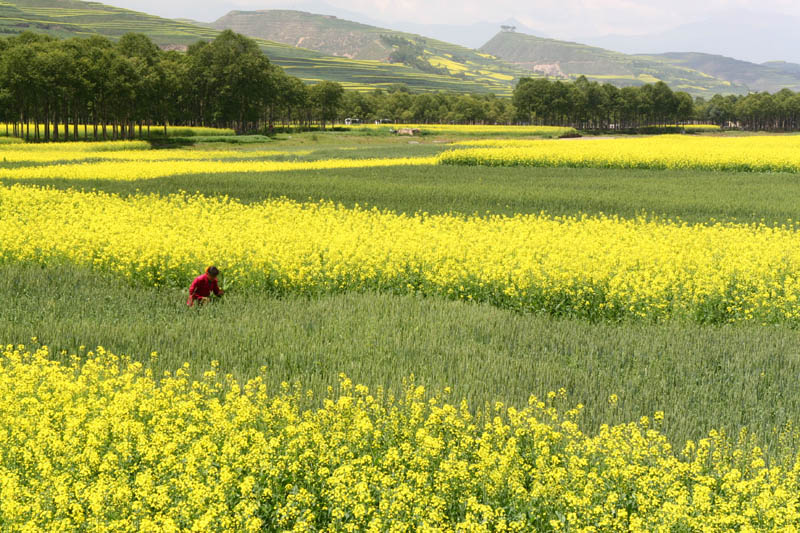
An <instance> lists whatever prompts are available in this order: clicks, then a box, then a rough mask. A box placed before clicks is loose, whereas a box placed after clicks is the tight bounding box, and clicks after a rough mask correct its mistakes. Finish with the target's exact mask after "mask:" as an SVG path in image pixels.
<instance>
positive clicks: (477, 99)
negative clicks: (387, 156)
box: [338, 85, 517, 124]
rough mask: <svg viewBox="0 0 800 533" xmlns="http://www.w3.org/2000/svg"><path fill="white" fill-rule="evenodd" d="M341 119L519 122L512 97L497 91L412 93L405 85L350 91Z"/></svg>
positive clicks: (440, 122) (418, 121)
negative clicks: (477, 92)
mask: <svg viewBox="0 0 800 533" xmlns="http://www.w3.org/2000/svg"><path fill="white" fill-rule="evenodd" d="M338 116H339V119H340V120H343V119H345V118H357V119H359V120H361V121H363V122H374V121H388V122H393V123H394V122H396V123H405V124H412V123H413V124H515V123H516V122H517V118H516V109H515V108H514V105H513V103H512V101H511V99H510V98H502V97H498V96H495V95H493V94H459V93H452V92H447V93H444V92H437V93H412V92H411V91H409V89H408V88H407V87H405V86H403V85H397V86H392V87H389V88H388V89H385V90H384V89H378V90H375V91H372V92H368V93H361V92H349V91H348V92H346V93H345V95H344V98H343V99H342V104H341V107H340V110H339V114H338Z"/></svg>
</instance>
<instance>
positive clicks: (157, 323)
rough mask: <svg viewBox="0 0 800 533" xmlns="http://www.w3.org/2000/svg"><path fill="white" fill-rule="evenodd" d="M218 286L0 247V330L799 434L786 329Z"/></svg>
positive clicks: (615, 415) (9, 335)
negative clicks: (615, 319)
mask: <svg viewBox="0 0 800 533" xmlns="http://www.w3.org/2000/svg"><path fill="white" fill-rule="evenodd" d="M65 286H68V287H69V288H70V289H69V290H64V287H65ZM230 289H231V290H229V291H228V293H227V294H226V295H225V297H224V298H223V299H222V300H220V301H218V302H215V304H214V305H212V306H208V307H204V308H202V309H199V310H198V309H194V310H188V309H187V308H186V304H185V302H186V291H187V289H186V287H185V286H183V287H175V288H172V287H166V288H165V287H160V288H157V287H146V286H141V285H137V286H135V287H132V286H131V285H130V284H128V283H124V282H121V280H120V278H119V276H114V275H112V274H108V273H103V272H99V271H97V270H96V269H95V270H93V269H92V268H90V267H86V266H84V267H79V266H76V265H71V264H68V263H65V262H57V263H54V264H51V265H49V266H46V267H45V268H42V266H41V265H39V264H35V263H18V262H17V263H0V294H3V295H4V300H3V305H2V306H0V339H17V340H21V341H24V342H28V343H30V342H31V341H30V339H31V338H36V339H37V342H38V343H43V344H46V345H48V346H50V348H51V349H52V350H53V351H54V353H55V354H56V355H57V354H58V353H60V352H61V351H62V350H66V351H68V352H69V353H75V352H77V353H85V349H84V350H82V349H81V346H89V347H93V346H105V347H107V348H108V349H111V350H114V351H115V352H117V353H119V352H122V353H127V354H130V355H131V356H132V357H135V358H136V360H137V361H140V362H141V363H142V364H143V365H144V367H145V368H146V369H150V370H152V371H153V372H154V375H156V376H162V375H163V374H164V372H165V371H174V370H175V369H176V368H179V367H181V366H182V365H183V363H184V362H185V361H190V362H191V366H190V368H189V369H188V370H187V372H189V374H190V376H191V377H192V378H193V379H202V377H203V372H204V371H205V370H206V369H207V368H208V366H209V365H211V362H212V361H215V360H216V361H218V362H219V364H220V368H221V369H223V370H224V372H225V373H231V374H233V375H234V376H235V377H236V378H237V379H240V380H244V381H246V380H248V379H251V378H253V377H255V376H258V375H262V374H261V370H260V369H261V368H262V367H263V366H266V367H267V368H268V372H267V374H266V375H263V377H264V379H265V382H266V384H267V385H268V386H269V387H271V388H273V389H278V388H279V387H280V385H281V383H282V382H284V381H288V382H293V381H295V380H299V381H300V382H301V383H302V384H303V386H304V387H306V388H308V389H310V390H312V391H313V392H314V395H315V398H317V399H319V398H320V397H324V395H325V391H326V390H327V388H328V387H331V386H333V387H335V386H336V383H337V375H338V374H339V373H340V372H344V373H346V374H347V375H348V376H350V377H351V378H352V379H353V380H354V381H356V382H358V383H363V384H365V385H367V386H369V387H370V388H371V389H376V388H383V389H384V390H386V391H387V392H388V393H391V394H400V393H401V392H402V390H403V380H404V379H406V378H407V377H408V376H410V375H412V374H413V375H414V376H416V379H417V382H418V383H419V384H421V385H425V386H426V387H427V388H429V389H432V390H442V389H444V388H445V387H448V386H449V387H452V394H453V398H454V399H455V400H457V401H460V400H461V399H466V400H467V401H468V402H469V404H470V405H471V406H473V408H475V409H480V408H481V407H482V406H484V405H486V404H489V405H491V404H493V403H494V402H495V401H502V402H504V403H505V404H506V405H508V406H509V407H517V408H521V407H524V406H525V405H527V402H528V398H529V397H530V395H531V394H535V395H537V396H539V397H545V396H546V395H547V393H548V392H549V391H553V390H559V389H561V388H564V389H566V391H567V393H568V400H567V401H564V402H562V404H561V405H575V404H577V403H583V404H584V405H585V408H584V410H583V412H582V414H581V417H580V420H579V421H578V422H579V425H580V427H581V429H582V430H584V431H587V432H596V431H598V430H599V429H600V427H601V426H602V425H603V424H611V425H616V424H621V423H625V422H629V421H631V420H638V419H639V417H640V416H641V415H642V414H648V413H649V414H652V413H654V412H655V411H663V412H664V413H665V418H664V421H663V431H664V433H665V434H666V435H667V436H668V438H669V439H670V441H671V442H672V443H673V444H674V445H675V446H676V447H680V446H683V444H684V443H685V442H686V441H687V440H697V439H701V438H703V437H705V436H707V435H708V432H709V431H710V430H712V429H718V430H722V429H725V430H726V431H727V432H728V434H731V435H735V434H737V433H738V432H739V430H740V429H741V428H742V427H747V428H748V429H749V431H750V432H751V433H752V434H753V435H755V436H757V437H758V439H759V442H760V443H761V444H762V446H763V447H764V450H765V452H767V453H769V455H770V456H771V457H773V458H775V457H778V456H779V455H780V453H781V452H782V451H786V450H785V449H784V448H786V447H787V446H789V447H792V446H793V447H794V449H795V450H796V449H797V444H798V443H799V442H800V440H798V439H795V440H794V441H793V442H787V441H786V440H785V437H786V436H787V435H784V431H788V433H789V435H788V436H790V437H791V436H792V433H793V432H794V431H795V430H794V429H793V428H792V423H795V424H796V421H797V420H800V394H798V391H797V387H796V381H797V375H798V374H800V358H798V357H797V351H798V350H797V347H798V345H800V331H798V330H797V329H791V328H787V327H785V326H782V325H781V326H766V327H765V326H761V325H760V324H737V325H735V326H734V325H731V326H725V327H707V326H703V325H699V324H693V323H687V322H682V321H670V322H665V323H663V324H609V323H590V322H587V321H586V320H580V319H560V320H554V319H552V318H551V317H548V316H545V315H541V314H531V313H513V312H509V311H506V310H502V309H498V308H497V307H494V306H490V305H464V304H463V303H461V302H457V301H449V300H447V299H445V298H433V297H432V298H420V297H418V296H416V295H394V294H381V293H377V292H375V291H368V292H363V293H353V292H351V293H346V294H336V295H326V296H321V297H315V298H308V297H305V296H302V295H285V296H283V297H281V298H271V297H267V295H265V294H264V293H263V292H260V291H252V290H248V289H246V288H241V287H237V286H236V285H235V284H234V285H233V286H232V287H230ZM164 324H169V327H164ZM142 346H147V348H146V349H145V350H142V348H141V347H142ZM152 351H156V352H158V354H159V356H158V358H157V359H151V358H150V356H149V355H150V352H152ZM612 394H614V395H617V398H618V400H617V402H616V403H613V404H612V403H609V402H608V401H607V400H608V398H609V397H610V396H611V395H612ZM787 428H788V429H787ZM792 455H794V454H792Z"/></svg>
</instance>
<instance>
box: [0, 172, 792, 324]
mask: <svg viewBox="0 0 800 533" xmlns="http://www.w3.org/2000/svg"><path fill="white" fill-rule="evenodd" d="M184 164H185V165H190V164H192V163H191V162H188V163H184ZM233 164H235V163H233ZM87 166H88V165H87ZM23 170H24V169H23ZM0 203H1V204H2V205H3V209H2V212H0V223H2V225H0V243H2V245H1V246H2V248H0V258H3V259H5V260H12V261H13V260H38V261H44V262H46V261H48V260H52V259H57V258H67V259H69V260H70V261H74V262H76V263H79V264H88V265H94V266H96V267H98V268H102V269H106V270H109V271H112V272H116V273H119V274H121V275H123V276H125V277H128V278H133V279H138V280H139V281H141V282H144V283H147V284H178V285H184V284H186V283H187V282H188V281H190V280H191V277H192V276H193V275H194V273H195V272H197V271H198V270H200V269H202V267H203V265H206V264H210V263H215V262H216V263H219V264H220V266H222V267H224V268H225V270H226V272H227V274H228V276H230V279H231V280H235V282H236V283H237V284H239V285H240V286H244V287H248V286H249V287H260V288H262V289H266V290H269V291H277V292H285V291H289V292H298V293H309V294H315V293H328V292H343V291H351V290H366V289H374V290H382V291H391V292H401V293H422V294H441V295H445V296H447V297H451V298H459V299H465V300H476V301H485V302H491V303H493V304H495V305H499V306H502V307H510V308H514V309H522V310H528V311H544V312H547V313H551V314H555V315H569V316H581V317H585V318H590V319H596V320H601V319H602V320H624V319H642V320H661V319H667V318H674V317H685V318H688V319H691V320H696V321H700V322H714V323H720V322H743V321H744V322H749V321H756V322H759V323H762V322H791V323H795V322H797V321H798V319H800V301H798V298H799V297H800V237H799V236H798V235H799V234H798V232H797V231H796V230H795V228H794V227H767V226H762V225H735V224H714V225H704V224H697V225H688V224H678V223H662V222H659V221H657V220H645V219H641V218H639V219H632V220H624V219H618V218H615V217H606V216H598V217H590V216H579V217H556V218H553V217H548V216H543V215H520V216H514V217H500V216H492V217H466V218H465V217H460V216H451V215H439V216H426V215H418V216H405V215H398V214H395V213H392V212H380V211H378V210H376V209H374V210H365V209H362V208H354V209H348V208H344V207H341V206H336V205H334V204H331V203H307V204H299V203H295V202H292V201H289V200H281V199H279V200H272V201H267V202H264V203H261V204H251V205H246V204H242V203H239V202H237V201H235V200H229V199H226V198H207V197H202V196H184V195H172V196H169V197H160V196H153V195H140V194H139V195H132V196H129V197H127V198H124V199H123V198H120V197H117V196H113V195H107V194H103V193H99V192H93V193H83V192H75V191H67V192H62V191H57V190H49V189H39V188H29V187H23V186H20V185H14V186H12V187H10V188H5V187H3V188H0ZM198 220H203V221H204V223H203V226H204V230H203V232H202V239H201V240H200V241H199V242H198V241H197V235H198V233H197V224H198ZM131 235H137V239H135V240H131V239H130V236H131Z"/></svg>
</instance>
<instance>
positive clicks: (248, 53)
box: [0, 31, 344, 141]
mask: <svg viewBox="0 0 800 533" xmlns="http://www.w3.org/2000/svg"><path fill="white" fill-rule="evenodd" d="M343 93H344V91H343V89H342V87H341V85H339V84H337V83H331V82H323V83H319V84H317V85H314V86H308V85H306V84H304V83H303V82H302V81H301V80H299V79H298V78H294V77H291V76H287V75H286V74H285V73H284V71H283V70H282V69H281V68H279V67H277V66H275V65H273V64H272V63H270V61H269V59H268V58H267V56H265V55H264V54H263V53H262V52H261V50H260V49H259V48H258V46H257V45H256V44H255V42H254V41H253V40H251V39H248V38H246V37H243V36H241V35H238V34H235V33H233V32H230V31H226V32H223V33H222V34H220V35H219V36H218V37H217V38H216V39H215V40H214V41H212V42H198V43H196V44H194V45H192V46H190V47H189V49H188V51H187V52H186V53H185V54H184V53H180V52H176V51H162V50H161V49H159V48H158V47H157V46H156V45H155V44H153V42H152V41H151V40H150V39H149V38H148V37H146V36H144V35H140V34H127V35H124V36H123V37H122V38H121V39H120V40H119V41H118V42H116V43H113V42H112V41H110V40H108V39H106V38H104V37H90V38H88V39H81V38H73V39H68V40H57V39H53V38H51V37H48V36H44V35H37V34H34V33H23V34H21V35H19V36H16V37H12V38H9V39H0V121H2V122H5V123H6V128H7V129H8V128H10V129H12V130H13V131H11V132H9V133H13V134H14V135H17V136H20V137H26V138H28V139H32V140H41V141H50V140H56V141H57V140H67V139H70V138H73V139H77V138H79V128H83V132H82V135H81V136H82V137H86V138H92V137H93V138H95V139H98V138H102V139H108V138H112V139H126V138H132V137H134V136H137V130H138V136H142V129H143V128H145V127H146V128H148V133H149V130H150V127H151V126H153V125H156V124H159V125H164V126H165V127H166V124H177V125H190V126H215V127H228V128H233V129H235V130H236V131H239V132H244V131H256V130H259V129H262V128H265V127H272V125H273V124H274V123H275V122H276V121H280V122H283V123H288V122H295V123H310V122H312V121H314V120H315V121H317V122H319V123H322V124H325V123H326V121H330V120H333V119H335V118H336V116H337V113H338V110H339V107H340V104H341V100H342V96H343ZM57 126H58V127H57ZM65 126H66V127H65ZM40 127H41V128H40ZM65 130H66V133H65ZM59 135H60V138H59Z"/></svg>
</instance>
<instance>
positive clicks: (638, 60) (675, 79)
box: [480, 31, 747, 96]
mask: <svg viewBox="0 0 800 533" xmlns="http://www.w3.org/2000/svg"><path fill="white" fill-rule="evenodd" d="M480 51H481V52H484V53H487V54H491V55H494V56H496V57H498V58H501V59H503V60H505V61H507V62H509V63H513V64H515V65H517V66H519V67H520V68H524V69H526V70H530V71H534V72H541V73H545V74H547V75H549V76H552V77H562V78H564V79H570V78H574V77H576V76H580V75H584V76H586V77H587V78H589V79H591V80H595V81H600V82H606V83H613V84H614V85H618V86H630V85H643V84H645V83H653V82H656V81H663V82H665V83H667V84H669V85H670V87H672V88H673V89H675V90H680V91H686V92H689V93H691V94H694V95H700V96H703V95H712V94H715V93H735V94H743V93H746V92H747V88H746V87H745V86H743V85H742V84H740V83H735V82H731V81H729V80H726V79H720V78H717V77H715V76H713V75H712V74H710V73H707V72H701V71H699V70H695V69H693V68H689V67H686V66H682V65H678V64H675V63H674V62H673V61H672V60H666V59H658V58H656V57H652V56H635V55H627V54H623V53H620V52H614V51H611V50H605V49H603V48H596V47H593V46H587V45H584V44H580V43H572V42H567V41H559V40H555V39H545V38H542V37H536V36H533V35H526V34H523V33H517V32H511V31H502V32H500V33H498V34H497V35H495V36H494V37H493V38H492V39H491V40H490V41H489V42H488V43H486V44H485V45H483V46H482V47H481V48H480Z"/></svg>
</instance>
